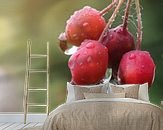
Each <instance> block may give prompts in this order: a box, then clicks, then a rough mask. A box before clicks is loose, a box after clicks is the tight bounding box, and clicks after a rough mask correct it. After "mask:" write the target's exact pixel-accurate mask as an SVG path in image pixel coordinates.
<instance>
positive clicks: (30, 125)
mask: <svg viewBox="0 0 163 130" xmlns="http://www.w3.org/2000/svg"><path fill="white" fill-rule="evenodd" d="M36 124H37V123H29V124H28V125H26V126H25V127H24V128H28V127H34V126H35V125H36Z"/></svg>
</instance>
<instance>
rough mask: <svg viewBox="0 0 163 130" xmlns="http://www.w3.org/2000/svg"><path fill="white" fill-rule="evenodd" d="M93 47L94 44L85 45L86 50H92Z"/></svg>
mask: <svg viewBox="0 0 163 130" xmlns="http://www.w3.org/2000/svg"><path fill="white" fill-rule="evenodd" d="M94 47H95V44H93V43H88V44H87V45H86V48H87V49H92V48H94Z"/></svg>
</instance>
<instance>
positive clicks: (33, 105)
mask: <svg viewBox="0 0 163 130" xmlns="http://www.w3.org/2000/svg"><path fill="white" fill-rule="evenodd" d="M27 105H28V106H29V107H46V106H47V105H45V104H34V103H28V104H27Z"/></svg>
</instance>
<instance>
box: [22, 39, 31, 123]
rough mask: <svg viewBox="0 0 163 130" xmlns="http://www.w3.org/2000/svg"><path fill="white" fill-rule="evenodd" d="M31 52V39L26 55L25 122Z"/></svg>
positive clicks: (25, 117)
mask: <svg viewBox="0 0 163 130" xmlns="http://www.w3.org/2000/svg"><path fill="white" fill-rule="evenodd" d="M30 53H31V41H30V40H28V41H27V56H26V74H25V84H24V100H23V102H24V124H26V121H27V112H28V106H27V102H28V87H29V79H30V75H29V71H28V70H29V68H30V64H31V63H30V62H31V61H30Z"/></svg>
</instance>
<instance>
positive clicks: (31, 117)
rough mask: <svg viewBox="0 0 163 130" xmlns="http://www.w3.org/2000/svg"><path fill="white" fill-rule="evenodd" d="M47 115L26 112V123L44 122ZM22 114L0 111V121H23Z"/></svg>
mask: <svg viewBox="0 0 163 130" xmlns="http://www.w3.org/2000/svg"><path fill="white" fill-rule="evenodd" d="M46 117H47V114H42V113H41V114H39V113H38V114H35V113H34V114H33V113H32V114H27V123H29V122H44V121H45V119H46ZM23 121H24V114H23V113H9V112H5V113H0V122H23Z"/></svg>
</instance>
